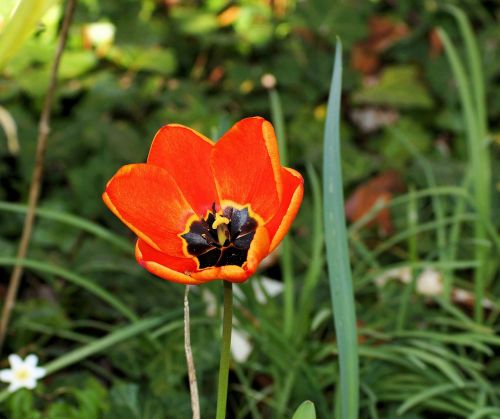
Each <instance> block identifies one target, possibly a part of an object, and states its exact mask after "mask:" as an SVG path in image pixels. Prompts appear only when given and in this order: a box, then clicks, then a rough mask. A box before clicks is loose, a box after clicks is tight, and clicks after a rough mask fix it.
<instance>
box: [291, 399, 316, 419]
mask: <svg viewBox="0 0 500 419" xmlns="http://www.w3.org/2000/svg"><path fill="white" fill-rule="evenodd" d="M292 419H316V409H315V408H314V403H313V402H311V401H309V400H306V401H305V402H303V403H302V404H301V405H300V406H299V407H298V409H297V410H296V411H295V413H294V414H293V416H292Z"/></svg>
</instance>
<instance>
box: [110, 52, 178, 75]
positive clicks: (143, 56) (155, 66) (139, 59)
mask: <svg viewBox="0 0 500 419" xmlns="http://www.w3.org/2000/svg"><path fill="white" fill-rule="evenodd" d="M109 58H110V59H111V60H112V61H114V62H115V63H116V64H118V65H121V66H123V67H125V68H127V69H129V70H134V71H141V70H142V71H153V72H156V73H160V74H163V75H170V74H172V73H173V72H174V71H175V69H176V67H177V61H176V59H175V54H174V53H173V52H172V50H170V49H165V48H160V47H152V48H144V47H140V46H136V45H127V46H125V47H122V48H118V47H114V48H112V49H111V50H110V52H109Z"/></svg>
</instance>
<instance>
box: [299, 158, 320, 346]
mask: <svg viewBox="0 0 500 419" xmlns="http://www.w3.org/2000/svg"><path fill="white" fill-rule="evenodd" d="M306 170H307V175H308V178H309V181H310V183H311V191H312V200H313V223H312V232H311V237H312V240H311V254H310V262H309V266H308V268H307V271H306V274H305V276H304V286H303V287H302V292H301V293H300V303H299V307H300V308H299V316H298V317H299V322H300V323H301V324H300V327H299V330H300V333H298V334H297V335H298V337H300V336H303V334H305V333H307V328H308V327H309V321H310V316H311V309H312V306H313V303H314V290H315V289H316V285H317V284H318V281H319V279H320V275H321V270H322V267H323V262H324V258H323V242H324V238H323V220H322V214H321V183H320V180H319V177H318V175H317V173H316V171H315V170H314V167H313V165H312V164H310V163H308V164H307V165H306Z"/></svg>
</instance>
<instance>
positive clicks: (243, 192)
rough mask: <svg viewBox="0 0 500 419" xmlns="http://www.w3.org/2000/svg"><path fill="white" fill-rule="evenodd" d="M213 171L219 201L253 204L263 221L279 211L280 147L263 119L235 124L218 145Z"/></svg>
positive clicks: (249, 119) (216, 146)
mask: <svg viewBox="0 0 500 419" xmlns="http://www.w3.org/2000/svg"><path fill="white" fill-rule="evenodd" d="M211 163H212V170H213V173H214V176H215V184H216V187H217V191H218V192H219V198H220V200H221V201H222V200H225V201H233V202H236V203H238V204H250V205H251V206H252V209H253V210H254V211H255V212H256V213H257V214H259V215H260V216H261V217H262V218H263V219H264V221H268V220H269V219H271V218H272V216H273V215H274V214H275V212H276V210H277V208H278V207H279V203H280V197H281V193H282V184H281V166H280V161H279V153H278V144H277V141H276V136H275V134H274V129H273V127H272V125H271V124H270V123H269V122H267V121H266V120H265V119H263V118H259V117H254V118H246V119H243V120H241V121H239V122H238V123H236V124H235V125H234V126H233V127H232V128H231V129H230V130H229V131H228V132H226V133H225V134H224V136H223V137H222V138H221V139H220V140H219V141H218V142H217V143H216V144H215V147H214V149H213V151H212V159H211Z"/></svg>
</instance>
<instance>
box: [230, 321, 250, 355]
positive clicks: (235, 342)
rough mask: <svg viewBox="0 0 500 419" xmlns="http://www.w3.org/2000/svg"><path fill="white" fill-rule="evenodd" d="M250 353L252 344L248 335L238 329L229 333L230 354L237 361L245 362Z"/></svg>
mask: <svg viewBox="0 0 500 419" xmlns="http://www.w3.org/2000/svg"><path fill="white" fill-rule="evenodd" d="M251 353H252V344H251V343H250V341H249V339H248V337H247V336H246V335H245V334H244V333H242V332H240V331H239V330H238V329H233V333H232V334H231V354H232V355H233V358H234V360H235V361H237V362H245V361H246V360H247V359H248V357H249V356H250V354H251Z"/></svg>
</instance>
